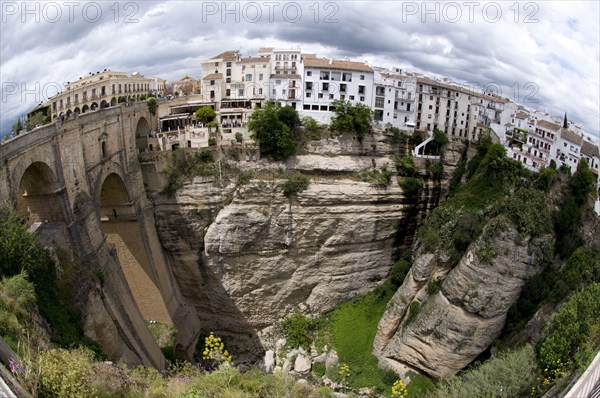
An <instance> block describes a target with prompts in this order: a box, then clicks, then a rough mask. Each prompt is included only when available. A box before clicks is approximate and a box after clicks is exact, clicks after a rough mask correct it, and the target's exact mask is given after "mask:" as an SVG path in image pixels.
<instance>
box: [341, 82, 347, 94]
mask: <svg viewBox="0 0 600 398" xmlns="http://www.w3.org/2000/svg"><path fill="white" fill-rule="evenodd" d="M340 92H341V93H345V92H346V85H345V84H344V83H342V84H340Z"/></svg>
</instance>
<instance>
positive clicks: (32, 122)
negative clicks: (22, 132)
mask: <svg viewBox="0 0 600 398" xmlns="http://www.w3.org/2000/svg"><path fill="white" fill-rule="evenodd" d="M48 123H50V115H49V114H48V110H47V109H41V110H39V111H36V112H34V113H31V114H29V115H28V117H27V120H26V121H25V126H26V127H27V130H32V129H34V128H35V127H36V126H37V125H44V124H48Z"/></svg>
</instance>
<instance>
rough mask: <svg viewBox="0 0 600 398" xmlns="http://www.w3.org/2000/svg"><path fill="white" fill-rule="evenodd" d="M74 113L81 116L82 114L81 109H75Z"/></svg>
mask: <svg viewBox="0 0 600 398" xmlns="http://www.w3.org/2000/svg"><path fill="white" fill-rule="evenodd" d="M73 113H74V114H76V115H79V114H80V113H81V110H80V109H79V108H75V109H74V110H73Z"/></svg>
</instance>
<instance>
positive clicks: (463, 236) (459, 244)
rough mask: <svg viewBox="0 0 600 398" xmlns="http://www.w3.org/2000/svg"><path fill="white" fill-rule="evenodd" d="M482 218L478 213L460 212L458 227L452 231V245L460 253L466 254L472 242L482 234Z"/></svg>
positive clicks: (470, 211)
mask: <svg viewBox="0 0 600 398" xmlns="http://www.w3.org/2000/svg"><path fill="white" fill-rule="evenodd" d="M481 224H482V217H481V215H480V214H479V213H478V212H475V211H473V210H467V209H465V210H464V211H461V212H460V217H459V218H458V220H457V222H456V227H455V228H454V230H453V231H452V244H453V246H454V248H455V249H456V251H457V252H458V253H464V252H465V251H466V250H467V248H468V247H469V245H470V244H471V242H473V241H474V240H475V239H477V237H478V236H479V234H480V233H481V228H482V226H481Z"/></svg>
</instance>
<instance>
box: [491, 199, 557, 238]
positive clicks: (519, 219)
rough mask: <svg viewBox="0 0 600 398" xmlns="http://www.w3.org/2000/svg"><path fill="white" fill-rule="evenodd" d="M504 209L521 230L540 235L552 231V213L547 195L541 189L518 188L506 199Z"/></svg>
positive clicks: (532, 234)
mask: <svg viewBox="0 0 600 398" xmlns="http://www.w3.org/2000/svg"><path fill="white" fill-rule="evenodd" d="M502 211H503V212H504V213H506V214H507V215H508V216H509V217H510V219H511V220H512V221H514V223H515V224H516V225H517V227H518V229H519V232H522V233H524V234H528V235H531V236H540V235H542V234H545V233H550V232H551V231H552V215H551V213H550V210H549V209H548V205H547V199H546V195H544V193H543V192H541V191H538V190H535V189H531V188H522V189H519V190H517V191H516V192H515V193H514V194H513V195H512V196H511V197H510V198H508V199H507V200H506V201H505V203H504V205H503V206H502Z"/></svg>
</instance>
